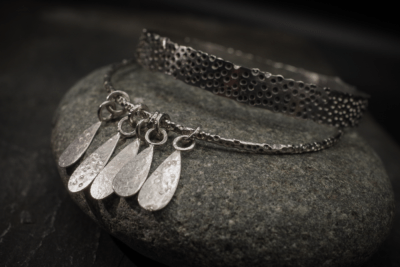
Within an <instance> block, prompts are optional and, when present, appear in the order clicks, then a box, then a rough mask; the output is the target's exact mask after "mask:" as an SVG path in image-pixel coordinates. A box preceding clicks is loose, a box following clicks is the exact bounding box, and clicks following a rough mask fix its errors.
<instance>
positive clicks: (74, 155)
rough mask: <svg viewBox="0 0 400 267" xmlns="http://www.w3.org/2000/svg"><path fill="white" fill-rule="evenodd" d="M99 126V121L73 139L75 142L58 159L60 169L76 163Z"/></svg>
mask: <svg viewBox="0 0 400 267" xmlns="http://www.w3.org/2000/svg"><path fill="white" fill-rule="evenodd" d="M100 125H101V121H99V122H96V123H95V124H93V125H92V126H90V127H89V128H87V129H86V130H85V131H84V132H83V133H82V134H81V135H79V136H78V137H77V138H75V140H74V141H72V143H71V144H70V145H69V146H68V147H67V148H66V149H65V150H64V152H63V153H62V154H61V156H60V158H59V159H58V165H59V166H60V167H62V168H66V167H68V166H71V165H72V164H74V163H75V162H77V161H78V159H80V157H82V155H83V153H85V151H86V150H87V148H88V147H89V145H90V143H91V142H92V140H93V137H94V136H95V135H96V133H97V130H98V129H99V128H100Z"/></svg>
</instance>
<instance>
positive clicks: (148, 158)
mask: <svg viewBox="0 0 400 267" xmlns="http://www.w3.org/2000/svg"><path fill="white" fill-rule="evenodd" d="M153 152H154V146H153V145H150V146H149V147H148V148H146V149H145V150H143V151H142V152H141V153H139V154H138V155H137V156H136V157H135V158H134V159H133V160H132V161H131V162H128V163H127V164H126V165H125V166H124V167H122V169H121V170H120V171H119V172H118V173H117V175H116V176H115V178H114V181H113V188H114V192H115V193H116V194H117V195H119V196H121V197H129V196H132V195H134V194H136V193H137V192H138V191H139V190H140V188H141V187H142V185H143V183H144V182H145V180H146V178H147V176H148V175H149V171H150V167H151V162H152V160H153Z"/></svg>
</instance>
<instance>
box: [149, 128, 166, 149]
mask: <svg viewBox="0 0 400 267" xmlns="http://www.w3.org/2000/svg"><path fill="white" fill-rule="evenodd" d="M154 130H155V128H151V129H149V130H148V131H147V133H146V136H145V139H146V142H147V143H148V144H149V145H154V146H160V145H163V144H165V143H166V142H167V140H168V134H167V131H166V130H165V129H163V128H161V129H160V131H161V133H162V135H163V139H162V140H161V141H160V142H158V143H154V142H152V141H151V140H150V134H151V133H152V132H153V131H154Z"/></svg>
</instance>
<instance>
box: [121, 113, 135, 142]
mask: <svg viewBox="0 0 400 267" xmlns="http://www.w3.org/2000/svg"><path fill="white" fill-rule="evenodd" d="M128 119H129V117H128V116H126V117H123V118H122V119H121V120H120V121H119V122H118V131H119V133H120V134H121V135H122V136H125V137H133V136H135V135H136V127H135V129H134V130H133V131H132V132H129V133H127V132H125V131H124V130H122V123H124V121H126V120H128Z"/></svg>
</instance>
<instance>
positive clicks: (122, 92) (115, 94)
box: [107, 91, 131, 102]
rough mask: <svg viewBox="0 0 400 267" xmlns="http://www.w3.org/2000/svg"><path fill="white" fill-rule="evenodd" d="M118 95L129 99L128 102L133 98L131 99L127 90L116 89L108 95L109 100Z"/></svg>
mask: <svg viewBox="0 0 400 267" xmlns="http://www.w3.org/2000/svg"><path fill="white" fill-rule="evenodd" d="M118 96H121V97H123V98H125V100H126V101H127V102H131V99H130V97H129V95H128V94H127V93H126V92H124V91H114V92H111V93H110V94H109V95H108V96H107V100H110V99H111V98H114V99H115V98H117V97H118Z"/></svg>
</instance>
